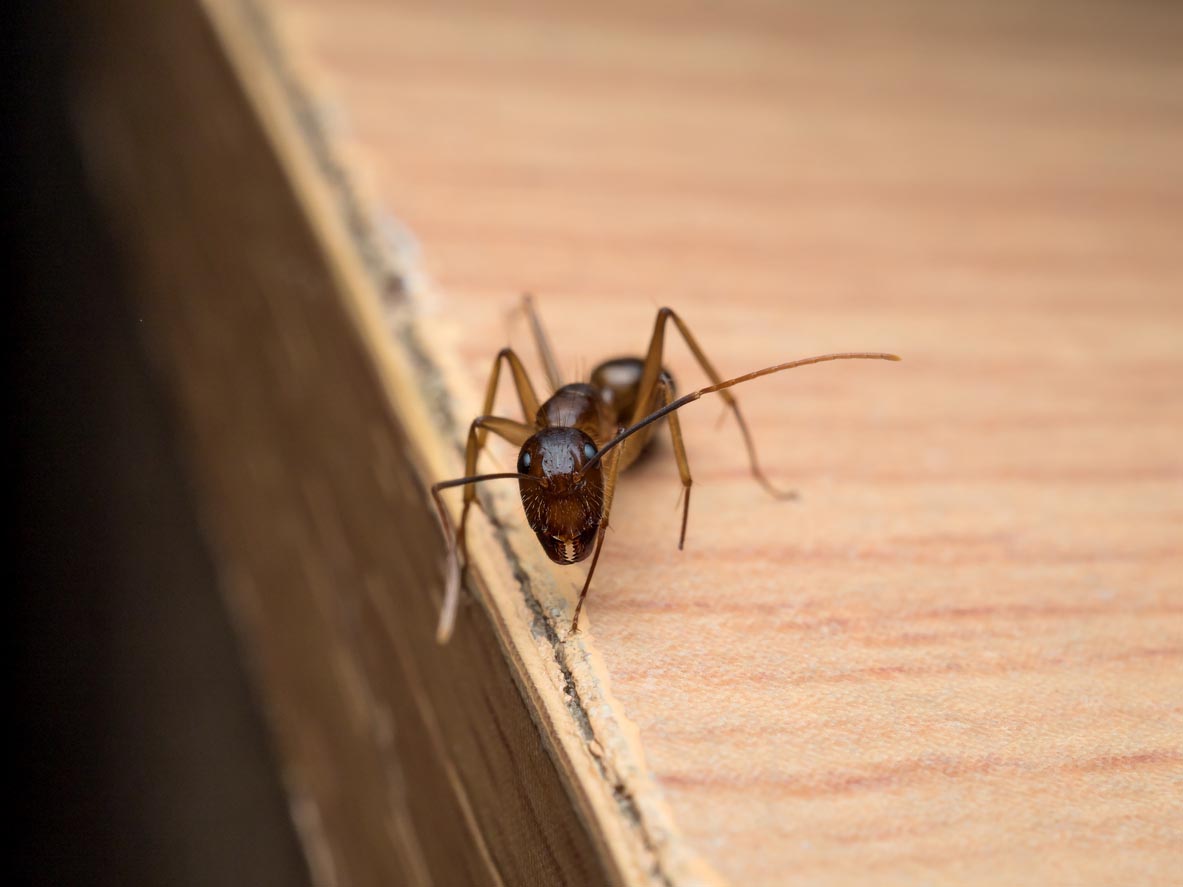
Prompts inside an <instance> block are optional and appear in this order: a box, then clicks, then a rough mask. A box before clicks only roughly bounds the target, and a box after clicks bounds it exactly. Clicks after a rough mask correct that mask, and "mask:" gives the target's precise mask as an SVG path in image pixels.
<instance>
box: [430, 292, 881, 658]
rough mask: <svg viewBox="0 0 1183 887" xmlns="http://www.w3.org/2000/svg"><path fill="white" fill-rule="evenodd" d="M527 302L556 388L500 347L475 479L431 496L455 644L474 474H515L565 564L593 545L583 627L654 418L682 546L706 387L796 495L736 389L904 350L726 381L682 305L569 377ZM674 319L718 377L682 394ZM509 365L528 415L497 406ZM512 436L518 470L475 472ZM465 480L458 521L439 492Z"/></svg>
mask: <svg viewBox="0 0 1183 887" xmlns="http://www.w3.org/2000/svg"><path fill="white" fill-rule="evenodd" d="M523 309H524V311H525V313H526V315H527V317H528V318H529V321H530V326H531V327H532V329H533V335H534V340H535V343H536V345H537V348H538V352H539V356H540V357H541V359H542V364H543V367H544V368H545V371H546V377H547V381H548V382H549V383H550V385H551V387H552V389H553V390H554V394H552V395H551V396H550V397H549V398H548V399H547V400H546V401H539V400H538V395H537V394H536V393H535V391H534V386H533V385H532V384H531V383H530V378H529V376H528V375H527V374H526V369H525V367H524V366H523V365H522V361H521V359H520V358H519V357H518V355H517V354H516V353H515V352H514V351H513V349H512V348H502V349H501V351H500V352H498V354H497V357H496V358H495V359H494V361H493V370H492V373H491V374H490V376H489V383H488V386H487V387H486V389H485V405H484V410H483V411H482V414H481V415H480V416H478V417H477V418H475V419H473V421H472V425H470V426H469V429H468V443H467V446H466V449H465V459H464V471H465V475H467V476H466V477H461V478H457V479H456V480H447V481H441V482H440V483H437V484H434V485H432V488H431V495H432V498H433V499H434V500H435V506H436V510H437V511H438V512H439V519H440V523H441V524H442V525H443V529H444V535H445V538H446V539H447V543H448V575H447V582H446V584H445V591H444V605H443V609H442V611H441V613H440V622H439V628H438V630H437V632H436V640H438V641H439V642H440V643H446V642H447V640H448V638H449V637H450V636H451V634H452V628H453V626H454V624H455V621H456V608H457V604H458V602H459V599H460V579H461V560H462V559H463V560H464V562H465V565H466V566H467V550H466V534H465V528H466V526H467V522H468V514H469V509H470V508H471V506H472V504H473V502H476V501H478V500H477V498H476V487H475V486H474V485H475V484H478V483H483V482H484V481H487V480H499V479H506V478H516V479H517V481H518V488H519V491H520V493H521V497H522V508H523V509H524V510H525V512H526V522H527V523H528V524H529V525H530V529H531V530H533V531H534V533H535V534H536V535H537V536H538V541H539V542H540V543H541V544H542V548H543V550H544V551H546V553H547V555H549V556H550V559H551V560H552V561H554V562H555V563H557V564H575V563H579V562H580V561H582V560H584V559H585V558H587V556H588V555H589V554H590V555H591V567H590V568H589V569H588V571H587V579H586V580H584V583H583V589H582V591H580V592H579V601H578V602H577V603H576V605H575V614H574V616H573V618H572V620H571V631H572V633H574V632H577V631H578V630H579V611H580V610H581V609H582V608H583V601H584V598H586V597H587V590H588V588H589V587H590V586H591V580H592V575H593V574H594V573H595V571H596V563H597V562H598V561H599V559H600V549H601V547H602V546H603V544H604V533H605V531H606V530H607V529H608V515H609V512H610V511H611V509H612V496H613V494H614V493H615V491H616V478H617V475H618V474H619V473H620V472H621V471H623V470H624V469H626V468H628V467H629V466H630V465H632V464H633V462H635V461H636V460H637V457H638V456H640V455H641V453H642V452H643V451H644V450H645V449H646V447H647V446H648V445H649V444H650V442H651V441H652V440H653V435H654V432H655V431H656V430H657V425H656V423H657V422H658V421H659V420H661V419H665V420H666V421H667V424H668V425H669V431H670V438H671V440H672V442H673V447H674V458H675V459H676V460H677V463H678V473H679V475H681V478H682V530H681V534H680V535H679V537H678V548H679V549H681V548H682V547H683V545H684V544H685V542H686V520H687V517H688V516H689V514H690V485H691V483H692V480H691V477H690V465H689V463H688V462H687V459H686V447H685V444H684V443H683V441H682V428H681V425H680V424H679V423H678V414H677V411H678V410H680V409H681V408H682V407H684V406H686V405H687V404H690V403H693V402H694V401H696V400H698V399H699V398H701V397H703V396H704V395H707V394H713V393H715V392H718V393H719V395H720V396H721V397H722V398H723V401H724V403H725V404H726V406H727V408H728V409H730V410H731V412H732V413H733V414H734V415H735V419H736V421H737V422H738V424H739V430H740V433H741V434H742V435H743V440H744V445H745V446H746V447H747V451H748V462H749V464H750V466H751V471H752V476H753V477H754V478H755V479H756V481H757V482H758V483H759V484H760V485H761V486H763V487H764V488H765V490H767V491H768V492H769V493H770V494H771V495H772V496H774V497H776V498H779V499H787V498H792V497H793V496H795V493H792V492H785V491H781V490H779V489H777V488H776V487H774V486H773V485H772V484H771V483H770V482H769V480H768V478H767V477H765V475H764V472H763V471H762V470H761V468H760V464H759V462H758V461H757V459H756V447H755V444H754V443H753V442H752V435H751V432H750V431H749V430H748V425H747V423H746V422H745V421H744V418H743V414H742V413H741V412H740V411H739V404H738V403H737V402H736V400H735V397H734V396H733V395H732V394H731V392H730V391H728V390H727V389H729V388H732V387H734V386H736V385H740V384H742V383H744V382H748V381H750V380H752V379H758V378H760V377H761V376H768V375H771V374H773V373H779V372H781V371H783V370H791V369H794V368H796V367H800V366H806V365H808V364H811V363H822V362H824V361H829V360H854V359H862V360H899V359H900V358H899V357H897V356H896V355H894V354H882V353H878V352H844V353H839V354H823V355H820V356H818V357H806V358H803V359H801V360H792V361H789V362H788V363H780V364H776V365H775V366H770V367H765V368H764V369H762V370H756V371H755V372H751V373H747V374H745V375H742V376H737V377H736V378H734V379H727V380H724V379H723V377H722V376H721V375H720V374H719V371H718V370H716V369H715V367H714V365H713V364H712V363H711V362H710V360H708V359H707V356H706V354H705V353H704V352H703V350H702V348H701V347H700V346H699V344H698V342H697V340H696V339H695V338H694V336H693V335H692V334H691V332H690V329H689V328H688V327H687V326H686V323H685V321H683V320H682V318H681V317H679V316H678V315H677V314H676V313H675V312H674V311H673V310H672V309H670V308H662V309H660V310H659V311H658V312H657V321H656V323H655V324H654V327H653V335H652V337H651V338H650V339H649V350H648V352H647V353H646V355H645V357H644V359H642V358H637V357H618V358H615V359H613V360H609V361H605V362H604V363H601V364H600V365H599V366H597V367H596V368H595V369H594V370H592V373H591V377H590V379H589V381H587V382H575V383H571V384H564V383H563V380H562V376H561V375H560V374H559V370H558V364H557V363H556V362H555V358H554V352H553V351H552V350H551V347H550V342H549V341H548V340H547V337H546V333H545V332H544V331H543V329H542V323H541V321H540V319H539V317H538V313H537V312H536V311H535V309H534V303H533V300H532V299H531V298H530V296H529V295H526V296H525V297H524V299H523ZM670 321H672V322H673V324H674V327H675V328H676V329H677V330H678V332H679V333H680V334H681V336H682V338H683V340H684V341H685V342H686V344H687V346H689V348H690V351H691V353H692V354H693V355H694V358H695V360H697V361H698V364H699V366H701V367H702V369H703V371H704V372H705V373H706V374H707V376H708V377H709V378H710V380H711V383H712V384H711V385H708V386H707V387H706V388H699V389H698V390H697V391H692V392H690V393H689V394H685V395H683V396H681V397H675V396H674V380H673V377H672V376H671V375H670V374H669V373H668V372H667V371H666V370H665V369H663V367H662V365H661V361H662V355H663V352H664V349H665V332H666V326H667V324H668V323H669V322H670ZM502 363H505V364H507V365H508V366H509V370H510V373H511V374H512V376H513V382H514V387H515V388H516V389H517V394H518V400H519V401H520V402H521V405H522V413H523V414H524V417H525V419H526V421H525V422H518V421H515V420H514V419H507V418H503V417H501V416H493V415H490V413H491V412H492V410H493V401H494V400H495V398H496V396H497V384H498V382H499V380H500V377H501V366H502ZM490 432H492V433H493V434H496V435H497V436H498V437H502V438H504V439H505V440H507V441H509V442H510V443H511V444H514V445H515V446H518V447H521V450H520V452H519V453H518V461H517V470H516V471H508V472H501V473H497V474H481V475H478V474H476V473H475V472H476V463H477V457H478V456H479V455H480V453H481V450H482V449H483V448H484V446H485V441H486V440H487V438H488V435H489V433H490ZM459 486H462V487H464V506H463V508H462V510H461V512H460V524H459V527H458V528H453V526H452V522H451V520H450V518H449V516H448V512H447V509H446V508H445V507H444V501H443V497H442V496H441V492H442V491H443V490H446V489H448V488H449V487H459Z"/></svg>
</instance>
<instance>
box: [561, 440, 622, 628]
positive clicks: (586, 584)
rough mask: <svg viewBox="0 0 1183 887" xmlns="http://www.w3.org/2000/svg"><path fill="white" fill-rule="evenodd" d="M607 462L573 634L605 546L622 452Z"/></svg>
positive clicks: (572, 624)
mask: <svg viewBox="0 0 1183 887" xmlns="http://www.w3.org/2000/svg"><path fill="white" fill-rule="evenodd" d="M609 460H610V461H609ZM605 462H607V464H606V465H605V466H604V506H603V508H601V509H600V531H599V532H598V533H597V534H596V550H595V551H594V552H592V562H591V566H590V567H589V568H588V571H587V578H586V579H585V580H583V588H582V590H581V591H580V592H579V600H578V601H577V602H576V604H575V615H574V616H573V617H572V619H571V633H572V634H575V633H576V632H578V631H579V611H580V610H582V609H583V599H584V598H586V597H587V590H588V589H589V588H591V581H592V576H593V575H595V572H596V564H597V563H598V562H599V560H600V549H601V548H603V547H604V536H605V535H606V534H607V532H608V515H609V513H610V512H611V511H612V497H613V495H615V493H616V475H617V474H618V473H619V468H620V452H619V451H617V452H615V453H613V454H611V455H610V456H609V459H606V460H605Z"/></svg>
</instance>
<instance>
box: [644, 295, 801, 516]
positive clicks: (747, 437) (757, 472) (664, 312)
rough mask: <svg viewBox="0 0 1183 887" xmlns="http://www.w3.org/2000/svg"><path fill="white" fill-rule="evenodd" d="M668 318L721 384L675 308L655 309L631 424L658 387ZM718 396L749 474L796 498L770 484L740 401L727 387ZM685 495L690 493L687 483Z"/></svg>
mask: <svg viewBox="0 0 1183 887" xmlns="http://www.w3.org/2000/svg"><path fill="white" fill-rule="evenodd" d="M668 320H672V321H673V322H674V326H676V327H677V328H678V332H679V333H681V334H682V339H683V340H684V341H685V342H686V345H687V347H689V348H690V352H691V353H692V354H693V355H694V359H695V360H697V361H698V365H699V366H700V367H702V370H703V372H704V373H706V374H707V377H708V378H709V379H710V380H711V382H712V383H713V384H714V385H721V384H723V377H722V376H721V375H720V374H719V371H718V370H716V369H715V367H714V364H712V363H711V362H710V360H709V359H708V358H707V356H706V353H705V352H704V351H703V350H702V347H701V346H700V345H699V344H698V341H697V340H696V339H695V338H694V334H693V333H691V332H690V328H689V327H687V326H686V323H685V321H683V320H682V318H681V317H679V316H678V315H677V314H676V313H675V312H674V309H672V308H662V309H661V310H659V311H658V312H657V320H656V321H655V323H654V325H653V337H652V338H651V339H650V340H649V350H648V352H647V353H646V355H645V368H644V370H643V371H642V373H641V382H640V384H639V385H638V388H637V406H636V409H635V410H634V412H633V416H632V420H631V422H630V423H629V424H630V425H631V424H635V423H637V422H639V421H640V420H641V419H643V418H644V417H645V416H646V414H647V413H648V412H649V406H650V403H651V402H652V400H651V398H652V397H653V395H654V394H655V393H656V391H657V387H658V384H659V379H660V377H661V374H662V369H661V362H662V357H663V353H664V350H665V325H666V321H668ZM719 396H720V397H722V398H723V401H724V403H726V404H727V407H728V409H730V410H731V412H732V413H734V414H735V421H736V422H737V423H738V424H739V430H740V433H741V434H742V435H743V441H744V446H745V447H746V448H747V451H748V463H749V465H750V466H751V470H752V477H754V478H755V479H756V482H757V483H759V484H760V486H762V487H764V489H765V490H767V491H768V493H769V494H770V495H772V496H773V497H775V498H777V499H794V498H796V496H797V494H796V493H795V492H793V491H792V490H781V489H778V488H777V487H775V486H773V484H772V482H771V481H770V480H769V479H768V477H767V476H766V475H765V474H764V471H763V469H761V468H760V461H759V459H758V458H757V457H756V444H755V442H754V441H753V440H752V433H751V431H750V430H749V429H748V423H747V422H746V421H744V417H743V413H741V412H740V410H739V403H738V402H737V401H736V399H735V397H734V396H733V395H732V394H731V392H730V391H726V390H719ZM670 415H671V417H672V416H673V414H672V413H671V414H670ZM671 427H672V426H671ZM679 433H680V432H679ZM679 468H681V465H679ZM684 479H685V478H684ZM687 495H689V488H688V487H687Z"/></svg>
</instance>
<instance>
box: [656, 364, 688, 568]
mask: <svg viewBox="0 0 1183 887" xmlns="http://www.w3.org/2000/svg"><path fill="white" fill-rule="evenodd" d="M673 399H674V380H673V379H672V378H671V377H670V374H669V373H666V372H662V374H661V375H660V376H659V377H658V379H657V398H656V401H657V402H656V403H655V404H654V408H655V409H660V408H661V407H666V406H669V405H670V403H672V402H673ZM666 422H668V423H669V427H670V441H671V442H672V443H673V445H674V459H675V460H676V461H677V463H678V474H679V475H680V476H681V478H682V495H681V496H680V497H679V498H681V499H682V532H681V534H680V535H679V536H678V551H681V550H682V547H683V546H684V545H685V544H686V520H687V518H689V517H690V486H691V484H693V483H694V478H692V477H691V476H690V460H689V459H687V458H686V442H685V441H684V440H682V425H681V423H679V422H678V414H677V413H676V412H674V413H670V414H669V415H668V416H667V417H666Z"/></svg>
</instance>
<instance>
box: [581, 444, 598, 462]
mask: <svg viewBox="0 0 1183 887" xmlns="http://www.w3.org/2000/svg"><path fill="white" fill-rule="evenodd" d="M595 456H596V448H595V447H594V446H592V445H591V444H589V443H585V444H584V445H583V458H585V459H594V458H595Z"/></svg>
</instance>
